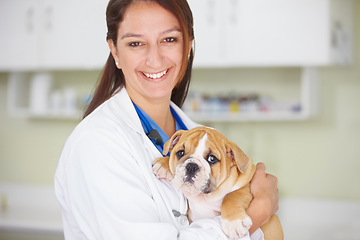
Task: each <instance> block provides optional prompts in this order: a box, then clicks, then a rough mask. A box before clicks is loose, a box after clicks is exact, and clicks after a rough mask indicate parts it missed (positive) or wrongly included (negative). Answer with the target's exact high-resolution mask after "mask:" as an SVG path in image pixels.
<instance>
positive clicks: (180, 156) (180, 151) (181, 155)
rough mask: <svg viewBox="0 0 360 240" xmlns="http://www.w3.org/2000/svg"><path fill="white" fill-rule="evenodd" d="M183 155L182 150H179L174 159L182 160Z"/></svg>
mask: <svg viewBox="0 0 360 240" xmlns="http://www.w3.org/2000/svg"><path fill="white" fill-rule="evenodd" d="M184 154H185V151H184V150H179V151H177V152H176V157H177V158H178V159H180V158H182V157H183V156H184Z"/></svg>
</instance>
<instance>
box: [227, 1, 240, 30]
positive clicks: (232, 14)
mask: <svg viewBox="0 0 360 240" xmlns="http://www.w3.org/2000/svg"><path fill="white" fill-rule="evenodd" d="M238 4H239V0H231V10H230V11H231V12H230V14H229V18H230V23H231V24H234V25H236V24H237V22H238V16H237V15H238Z"/></svg>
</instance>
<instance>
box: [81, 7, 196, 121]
mask: <svg viewBox="0 0 360 240" xmlns="http://www.w3.org/2000/svg"><path fill="white" fill-rule="evenodd" d="M138 1H147V2H154V3H157V4H159V5H160V6H162V7H163V8H165V9H167V10H168V11H170V12H171V13H173V14H174V15H175V17H176V18H177V19H178V21H179V24H180V27H181V30H182V34H183V39H184V47H183V63H182V66H181V69H180V72H179V79H181V80H180V81H178V84H177V85H176V86H175V88H174V89H173V91H172V95H171V100H172V101H173V102H174V103H175V104H176V105H178V106H179V107H181V106H182V105H183V103H184V101H185V98H186V96H187V93H188V89H189V85H190V79H191V71H192V63H193V59H194V52H193V49H191V51H190V56H189V57H188V53H189V50H190V49H189V42H190V41H191V40H194V30H193V16H192V13H191V10H190V7H189V5H188V3H187V1H186V0H110V1H109V3H108V6H107V9H106V22H107V28H108V32H107V37H106V40H109V39H112V40H113V42H114V44H116V42H117V37H118V29H119V24H120V23H121V22H122V21H123V17H124V14H125V12H126V9H127V8H128V7H129V6H130V5H131V4H132V3H134V2H138ZM124 85H125V78H124V74H123V72H122V70H121V69H118V68H117V67H116V65H115V60H114V58H113V56H112V55H111V53H110V54H109V57H108V59H107V61H106V64H105V67H104V69H103V71H102V73H101V76H100V80H99V82H98V84H97V87H96V88H95V92H94V97H93V99H92V101H91V102H90V104H89V106H88V108H87V109H86V111H85V114H84V118H85V117H86V116H87V115H89V114H90V113H91V112H92V111H94V110H95V109H96V108H97V107H98V106H99V105H101V104H102V103H103V102H105V101H106V100H107V99H109V98H110V97H111V96H112V95H113V94H114V93H115V91H116V90H117V89H121V88H122V87H123V86H124Z"/></svg>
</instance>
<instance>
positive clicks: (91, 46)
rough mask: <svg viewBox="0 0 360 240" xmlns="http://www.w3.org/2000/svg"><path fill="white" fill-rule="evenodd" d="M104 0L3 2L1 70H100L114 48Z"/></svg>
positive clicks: (1, 6)
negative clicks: (109, 40) (110, 47)
mask: <svg viewBox="0 0 360 240" xmlns="http://www.w3.org/2000/svg"><path fill="white" fill-rule="evenodd" d="M106 4H107V1H103V0H92V1H88V0H62V1H54V0H1V1H0V23H1V24H0V33H1V38H0V53H1V56H0V70H1V71H14V70H15V71H19V70H20V71H23V70H44V69H52V70H64V69H87V68H100V67H102V66H103V65H104V63H105V61H106V58H107V56H108V54H109V50H108V47H107V43H106V40H105V39H106V20H105V10H106Z"/></svg>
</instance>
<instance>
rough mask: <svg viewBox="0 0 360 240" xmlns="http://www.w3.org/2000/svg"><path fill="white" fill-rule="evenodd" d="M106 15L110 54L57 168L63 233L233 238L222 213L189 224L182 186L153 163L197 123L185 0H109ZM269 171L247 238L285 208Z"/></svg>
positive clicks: (259, 186)
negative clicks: (190, 96)
mask: <svg viewBox="0 0 360 240" xmlns="http://www.w3.org/2000/svg"><path fill="white" fill-rule="evenodd" d="M106 15H107V16H106V18H107V26H108V34H107V42H108V45H109V48H110V51H111V54H110V55H109V57H108V60H107V62H106V65H105V68H104V71H103V73H102V76H101V79H100V82H99V84H98V86H97V88H96V90H95V94H94V98H93V100H92V102H91V104H90V105H89V107H88V109H87V110H86V113H85V117H84V119H83V120H82V121H81V122H80V124H79V125H78V126H77V127H76V128H75V130H74V131H73V132H72V134H71V135H70V137H69V138H68V140H67V142H66V144H65V146H64V149H63V151H62V154H61V157H60V160H59V165H58V167H57V170H56V175H55V192H56V196H57V198H58V200H59V202H60V204H61V207H62V214H63V225H64V235H65V238H66V239H107V240H111V239H166V240H169V239H185V240H186V239H191V240H193V239H207V240H209V239H210V240H211V239H227V236H226V235H225V234H224V232H223V231H222V230H221V224H220V220H219V218H207V219H201V220H199V221H194V223H192V224H191V225H190V224H189V222H188V219H187V211H188V204H187V200H186V198H185V197H184V195H183V194H181V193H180V192H179V191H178V190H176V189H175V188H173V187H172V185H171V184H170V183H168V182H164V181H160V180H158V179H157V178H156V177H155V175H154V174H153V170H152V164H153V161H154V159H156V158H158V157H161V156H163V154H162V153H163V149H164V143H165V142H166V141H168V140H169V139H170V136H172V135H173V134H174V133H175V132H176V131H178V130H188V129H192V128H194V127H196V126H198V124H196V123H194V122H193V121H191V120H190V119H189V118H188V117H187V116H186V114H185V113H184V112H183V111H182V110H181V109H180V107H181V105H182V103H183V102H184V100H185V97H186V95H187V91H188V87H189V83H190V77H191V68H192V62H193V50H192V42H193V40H194V36H193V19H192V14H191V10H190V8H189V6H188V4H187V1H186V0H110V2H109V4H108V7H107V13H106ZM214 160H215V159H211V158H210V160H209V161H214ZM215 161H216V160H215ZM264 170H265V169H264V167H263V169H262V170H259V171H257V175H255V176H258V177H255V176H254V178H253V184H252V188H253V190H254V192H255V193H261V194H255V195H254V201H253V202H254V203H253V204H251V205H250V206H249V209H248V211H249V212H248V213H249V216H250V217H252V218H251V220H252V223H253V225H252V229H250V230H249V231H248V232H247V235H246V237H245V238H244V239H250V236H249V235H250V233H254V232H255V233H254V234H252V237H253V238H254V239H263V235H262V232H261V230H258V227H259V226H260V225H261V224H262V223H265V222H266V221H267V219H269V218H270V216H271V215H272V214H273V213H274V212H275V211H276V210H277V208H278V195H277V180H276V178H275V177H274V176H272V175H266V174H265V171H264ZM259 176H260V177H259ZM254 210H255V212H256V213H257V214H254Z"/></svg>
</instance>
